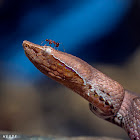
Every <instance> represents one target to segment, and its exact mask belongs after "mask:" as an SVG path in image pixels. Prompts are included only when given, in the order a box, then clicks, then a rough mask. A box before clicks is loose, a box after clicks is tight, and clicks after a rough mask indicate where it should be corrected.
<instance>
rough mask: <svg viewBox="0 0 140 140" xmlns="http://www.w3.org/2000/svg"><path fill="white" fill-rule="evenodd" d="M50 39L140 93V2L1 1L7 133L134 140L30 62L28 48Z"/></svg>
mask: <svg viewBox="0 0 140 140" xmlns="http://www.w3.org/2000/svg"><path fill="white" fill-rule="evenodd" d="M45 39H52V40H55V41H56V42H60V43H62V44H61V45H60V47H59V48H58V49H59V50H61V51H64V50H65V52H67V53H70V54H73V55H76V56H78V57H80V58H82V59H83V60H85V61H87V62H88V63H90V64H91V65H93V66H94V67H96V68H98V69H99V70H101V71H102V72H104V73H105V74H107V75H108V76H110V77H111V78H113V79H114V80H117V81H118V82H120V83H121V84H122V85H123V86H124V87H125V88H127V89H129V90H132V91H134V92H139V93H140V86H139V83H140V63H139V60H140V48H139V44H140V2H139V0H108V1H106V0H12V1H11V0H0V110H1V111H0V130H3V131H15V132H19V133H22V134H27V135H42V136H47V135H54V136H108V137H116V138H123V139H128V137H127V135H126V134H125V132H124V130H122V129H121V128H119V127H117V126H115V125H112V124H111V123H108V122H105V121H103V120H101V119H99V118H97V117H96V116H95V115H94V114H92V113H91V112H90V110H89V108H88V103H87V101H85V100H84V99H82V98H81V97H80V96H79V95H77V94H75V93H74V92H72V91H70V90H69V89H67V88H65V87H64V86H62V85H60V84H58V83H56V82H55V81H53V80H51V79H49V78H48V77H46V76H45V75H43V74H42V73H41V72H39V71H38V70H37V69H36V68H35V67H34V66H33V64H32V63H31V62H30V61H29V60H28V58H27V57H26V56H25V54H24V50H23V48H22V41H23V40H28V41H31V42H33V43H37V44H41V42H42V41H44V40H45Z"/></svg>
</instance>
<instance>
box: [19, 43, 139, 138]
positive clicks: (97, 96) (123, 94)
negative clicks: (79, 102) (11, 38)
mask: <svg viewBox="0 0 140 140" xmlns="http://www.w3.org/2000/svg"><path fill="white" fill-rule="evenodd" d="M22 45H23V47H24V51H25V54H26V56H27V57H28V58H29V60H30V61H31V62H32V63H33V64H34V65H35V66H36V67H37V68H38V69H39V70H40V71H41V72H42V73H44V74H45V75H47V76H48V77H50V78H52V79H53V80H55V81H57V82H59V83H61V84H63V85H65V86H66V87H68V88H70V89H72V90H73V91H75V92H76V93H78V94H79V95H81V96H82V97H83V98H85V99H86V100H87V101H89V106H90V109H91V111H92V112H93V113H94V114H96V115H97V116H99V117H100V118H103V119H105V120H108V121H110V122H112V123H114V124H117V125H119V126H120V127H122V128H124V129H125V130H126V132H127V133H128V135H129V137H130V138H131V139H135V140H139V139H140V97H138V96H136V95H135V94H133V93H132V92H129V91H127V90H124V89H123V87H122V86H121V85H120V84H119V83H118V82H116V81H114V80H112V79H111V78H109V77H108V76H106V75H105V74H103V73H101V72H100V71H98V70H97V69H95V68H93V67H92V66H90V65H89V64H88V63H86V62H85V61H83V60H81V59H79V58H78V57H75V56H73V55H70V54H67V53H64V52H61V51H58V50H55V49H53V48H52V47H50V46H40V45H36V44H34V43H31V42H29V41H23V44H22Z"/></svg>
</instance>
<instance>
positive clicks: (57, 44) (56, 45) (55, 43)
mask: <svg viewBox="0 0 140 140" xmlns="http://www.w3.org/2000/svg"><path fill="white" fill-rule="evenodd" d="M45 41H46V42H48V43H49V45H50V46H51V44H52V43H53V44H54V45H55V47H59V45H60V43H58V42H55V41H53V40H51V39H46V40H45Z"/></svg>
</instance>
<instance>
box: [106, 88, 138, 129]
mask: <svg viewBox="0 0 140 140" xmlns="http://www.w3.org/2000/svg"><path fill="white" fill-rule="evenodd" d="M135 97H136V95H135V94H134V93H133V94H132V93H131V92H130V91H128V90H125V95H124V99H123V102H122V105H121V107H120V109H119V111H118V112H117V113H116V114H115V115H114V116H112V117H110V118H108V119H106V120H107V121H109V122H112V123H114V124H116V125H118V126H120V127H122V128H124V129H125V126H126V125H127V124H126V123H127V122H126V118H127V116H128V115H129V109H130V106H131V104H132V101H133V99H134V98H135Z"/></svg>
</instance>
